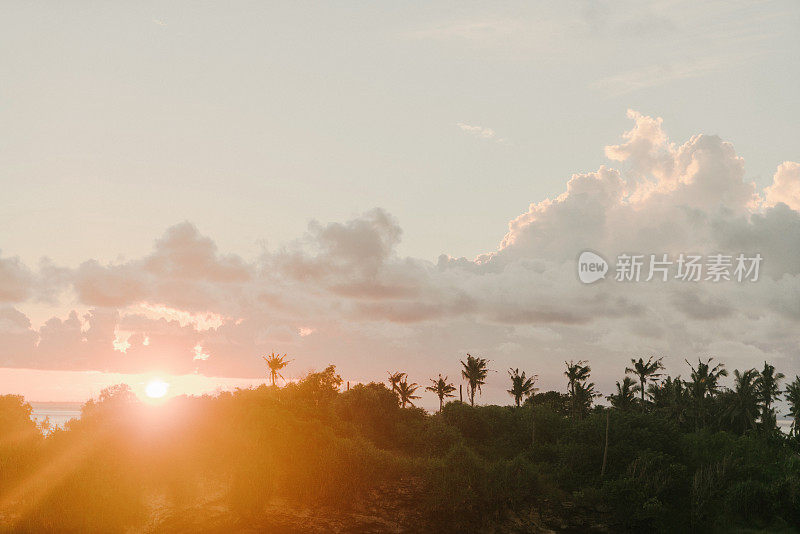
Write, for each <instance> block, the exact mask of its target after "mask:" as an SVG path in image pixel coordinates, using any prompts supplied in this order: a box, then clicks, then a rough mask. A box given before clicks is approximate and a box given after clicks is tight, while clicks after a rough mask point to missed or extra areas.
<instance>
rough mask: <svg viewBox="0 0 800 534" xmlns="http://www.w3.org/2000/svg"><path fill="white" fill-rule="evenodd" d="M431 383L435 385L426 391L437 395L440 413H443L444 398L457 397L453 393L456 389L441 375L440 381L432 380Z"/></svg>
mask: <svg viewBox="0 0 800 534" xmlns="http://www.w3.org/2000/svg"><path fill="white" fill-rule="evenodd" d="M431 382H433V385H432V386H428V387H426V388H425V389H426V390H427V391H432V392H433V393H436V396H437V397H439V411H440V412H441V411H442V408H443V407H444V398H445V397H455V395H454V394H453V392H454V391H455V390H456V387H455V386H454V385H453V384H451V383H449V382H448V381H447V377H444V378H442V375H439V379H438V380H434V379H433V378H431Z"/></svg>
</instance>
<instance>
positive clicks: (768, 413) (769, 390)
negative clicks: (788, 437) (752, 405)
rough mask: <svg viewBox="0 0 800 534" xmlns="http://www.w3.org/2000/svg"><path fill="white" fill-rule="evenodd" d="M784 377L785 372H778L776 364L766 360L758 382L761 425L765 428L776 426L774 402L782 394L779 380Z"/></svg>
mask: <svg viewBox="0 0 800 534" xmlns="http://www.w3.org/2000/svg"><path fill="white" fill-rule="evenodd" d="M784 378H785V375H784V374H783V373H776V372H775V367H774V366H772V365H770V364H768V363H767V362H764V369H763V370H762V371H761V373H760V374H759V376H758V380H757V383H756V386H757V391H758V402H759V404H760V405H761V426H762V428H764V430H774V429H775V428H776V425H775V410H773V409H772V403H773V401H775V399H777V398H778V395H780V394H781V390H780V388H779V387H778V382H780V381H781V380H783V379H784Z"/></svg>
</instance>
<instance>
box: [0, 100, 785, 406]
mask: <svg viewBox="0 0 800 534" xmlns="http://www.w3.org/2000/svg"><path fill="white" fill-rule="evenodd" d="M629 117H630V118H631V119H632V120H633V122H634V125H633V127H632V128H631V130H630V131H628V132H627V133H625V134H624V135H623V138H622V140H621V142H620V143H619V144H615V145H610V146H608V147H606V154H607V156H608V157H609V159H610V163H609V166H602V167H600V168H599V169H597V170H595V171H591V172H582V173H578V174H575V175H573V176H572V177H571V178H570V179H569V180H568V181H567V184H566V189H565V191H564V192H563V193H561V194H560V195H557V196H555V197H554V198H550V199H543V200H540V201H538V202H534V203H532V204H531V205H530V207H529V208H528V210H527V211H526V212H524V213H522V214H520V215H519V216H518V217H515V218H514V219H512V220H511V221H510V222H509V224H508V230H507V232H506V235H505V237H503V238H502V239H498V242H499V244H498V248H497V250H495V251H488V252H487V253H486V254H483V255H481V256H480V257H478V258H475V259H468V258H452V257H449V256H446V255H442V256H441V257H440V259H439V261H438V262H437V263H436V264H433V263H430V262H427V261H424V260H421V259H417V258H409V257H402V256H400V255H399V254H398V253H397V245H398V243H399V242H400V239H401V236H402V230H401V228H400V224H399V222H398V221H397V220H396V219H395V218H394V217H392V216H391V215H389V214H388V213H386V212H385V211H383V210H380V209H376V210H373V211H370V212H367V213H365V214H363V215H362V216H359V217H356V218H353V219H352V220H350V221H346V222H343V223H339V222H334V223H328V224H322V223H319V222H312V223H311V224H310V225H309V228H308V232H307V233H306V234H305V235H304V236H302V237H301V238H299V239H298V240H296V241H294V242H292V243H289V244H287V245H286V246H284V247H283V248H281V249H278V250H276V251H273V252H267V253H264V254H263V255H262V256H261V257H259V258H257V259H253V260H245V259H242V258H239V257H237V256H230V255H229V256H223V255H220V254H218V253H217V251H216V246H215V244H214V243H213V241H211V240H210V239H209V238H207V237H204V236H202V235H200V233H199V232H198V230H197V229H196V228H195V227H194V226H192V225H190V224H187V223H182V224H180V225H178V226H176V227H172V228H170V229H168V230H167V231H166V233H165V235H164V237H163V238H161V239H159V240H157V241H156V243H155V246H154V250H153V252H152V253H150V254H149V255H147V256H145V257H143V258H141V259H138V260H132V261H129V262H126V263H122V264H111V265H102V264H99V263H97V262H92V261H89V262H86V263H84V264H83V265H81V266H80V267H78V268H77V269H74V270H68V272H67V273H66V275H65V273H64V271H57V270H53V269H51V271H52V272H58V273H59V274H58V276H59V277H60V278H59V279H60V280H62V279H64V278H65V277H66V279H67V280H68V281H70V283H71V286H72V288H73V289H74V294H75V296H76V298H77V299H78V300H79V302H81V304H83V305H88V306H96V307H95V308H93V309H92V310H91V311H90V312H89V313H87V314H86V316H85V317H83V318H81V317H80V316H78V314H77V313H74V312H73V314H71V315H69V316H68V317H67V318H64V319H60V318H52V319H51V320H49V321H47V323H45V324H44V325H43V326H42V327H41V328H40V329H38V330H35V329H33V328H32V326H31V325H30V321H29V320H28V319H27V317H26V316H25V315H24V314H22V313H20V312H19V311H17V310H15V309H13V308H5V309H3V310H0V364H2V365H6V366H19V367H40V368H60V369H105V370H114V371H121V372H143V371H148V370H150V369H153V368H156V369H164V368H165V367H166V369H165V372H167V371H169V372H175V373H181V372H190V371H192V370H194V369H195V368H196V369H198V370H199V372H201V373H206V374H210V375H227V376H260V375H261V374H263V368H262V365H261V363H262V362H261V361H260V360H259V358H258V356H259V355H260V354H263V353H269V352H271V351H279V352H281V353H289V354H291V355H292V356H293V358H294V359H295V362H294V364H293V365H295V366H297V368H301V369H302V368H312V367H316V368H319V367H322V366H323V365H325V364H327V363H329V362H335V363H337V364H338V365H339V366H340V369H342V371H343V372H344V373H346V374H347V373H348V372H349V373H350V374H351V375H352V376H356V375H357V376H361V377H363V376H372V377H375V378H378V377H382V376H383V375H384V373H385V371H386V369H387V368H396V367H397V368H402V369H404V370H408V371H409V372H410V373H411V374H412V377H413V378H414V379H415V380H417V381H420V380H423V379H424V378H425V377H426V375H432V374H433V373H438V372H442V373H443V374H447V373H450V374H451V375H452V376H457V358H456V355H457V354H458V352H457V351H458V350H459V349H460V348H463V347H470V350H471V351H474V352H477V353H479V354H481V355H484V356H487V357H489V358H491V359H492V360H493V365H495V366H496V367H495V368H497V369H501V370H502V369H503V368H506V367H509V366H512V365H513V366H514V367H521V368H526V369H527V370H528V371H529V372H532V373H538V374H539V375H540V377H541V382H542V385H543V387H558V386H559V384H560V381H561V380H562V378H561V376H560V375H561V373H560V366H561V363H562V361H563V360H564V359H570V358H576V357H580V358H589V359H590V360H591V361H592V363H593V367H594V369H595V373H596V378H597V380H596V381H597V383H598V385H599V386H600V388H601V389H604V390H610V389H611V387H612V386H613V379H616V378H618V375H619V373H621V372H622V369H624V365H625V362H626V361H627V360H628V359H629V358H631V357H633V356H636V355H641V354H643V353H657V354H662V355H664V356H665V358H666V361H667V363H668V364H669V365H672V366H674V368H671V369H670V371H671V372H673V373H678V372H681V371H682V370H683V367H682V363H681V362H682V361H683V358H684V357H686V356H689V357H694V356H701V355H707V354H711V355H715V356H717V357H720V358H722V359H728V360H730V361H731V365H734V362H735V365H756V364H757V363H758V362H759V361H761V360H764V359H766V360H772V361H775V362H781V363H782V365H783V368H782V371H783V372H785V373H786V374H787V375H789V374H790V373H795V372H800V359H799V358H798V356H800V341H798V338H797V336H796V331H797V328H798V326H799V324H798V323H800V305H799V304H798V303H800V212H798V204H797V196H796V193H797V188H796V186H797V183H798V165H797V164H796V163H791V162H786V163H784V164H782V165H781V166H780V167H779V168H778V171H777V172H776V175H775V179H774V183H773V184H772V185H771V186H770V187H768V188H767V189H766V190H765V191H763V192H762V191H758V190H757V188H756V187H755V185H754V184H752V183H747V182H746V181H745V180H744V161H743V160H742V158H741V157H739V156H738V155H737V154H736V152H735V150H734V148H733V146H732V145H731V144H730V143H727V142H725V141H723V140H722V139H720V138H718V137H716V136H706V135H696V136H693V137H692V138H690V139H689V140H687V141H685V142H683V143H676V142H673V141H671V140H670V139H669V138H668V137H667V135H666V134H665V133H664V130H663V128H662V121H661V119H660V118H653V117H647V116H644V115H641V114H639V113H636V112H633V111H631V112H629ZM459 127H462V126H461V125H459ZM462 129H464V131H467V132H469V133H471V134H473V135H479V136H481V137H484V136H486V138H487V139H493V138H494V133H493V132H492V133H491V134H488V133H487V134H484V133H483V132H484V131H486V130H487V129H485V128H482V127H478V126H470V125H463V127H462ZM762 194H763V195H764V196H765V198H766V201H765V202H761V201H760V198H761V195H762ZM585 249H592V250H595V251H598V252H599V253H601V254H603V255H604V256H605V257H606V258H607V259H613V258H615V256H616V255H617V254H619V253H620V252H623V251H625V252H637V253H641V254H649V253H653V254H661V253H668V254H672V255H676V254H679V253H681V252H684V253H712V252H725V253H730V254H736V253H739V252H745V253H755V252H758V253H760V254H761V255H762V256H763V257H764V264H763V268H762V276H761V278H760V280H759V281H758V282H757V283H750V284H746V283H742V284H739V283H734V282H732V283H727V284H712V283H704V284H697V285H692V286H689V285H686V284H685V283H681V282H678V281H674V280H673V281H670V282H664V283H661V282H651V283H644V282H642V283H638V284H622V283H616V282H614V281H613V280H604V281H601V282H598V283H597V284H593V285H591V286H587V285H584V284H581V283H580V281H579V280H578V279H577V276H576V273H575V258H576V257H577V255H578V253H579V252H580V251H582V250H585ZM5 265H6V267H5V269H6V271H5V272H10V273H16V274H12V275H11V276H15V277H18V276H19V273H23V276H22V278H23V279H27V280H29V282H28V286H27V287H28V289H26V291H25V292H24V293H19V294H15V295H13V296H14V298H16V299H26V298H27V299H30V298H32V295H34V294H36V293H37V291H36V287H35V286H36V285H37V284H45V283H46V280H45V279H46V276H45V275H44V274H43V271H42V272H39V273H33V272H32V271H30V270H29V269H27V267H25V266H24V265H22V264H21V263H19V262H18V261H11V262H10V263H6V264H5ZM1 266H2V264H0V267H1ZM9 266H10V267H9ZM3 272H4V271H2V270H0V274H2V273H3ZM25 273H27V274H25ZM6 276H7V277H9V275H8V274H7V275H6ZM9 279H10V278H9ZM31 286H33V287H31ZM0 287H3V286H2V284H0ZM7 287H12V288H13V287H15V286H14V285H13V284H11V285H7ZM152 302H158V303H159V305H158V306H157V307H153V305H151V304H148V303H152ZM154 310H155V311H154ZM156 312H157V313H156ZM84 324H86V325H88V327H86V328H84V327H83V325H84ZM298 325H302V326H300V327H298ZM121 333H125V334H126V336H127V337H126V338H125V339H124V340H122V339H121V337H122V336H121V335H120V334H121ZM128 333H130V335H128ZM311 333H313V335H310V334H311ZM722 340H724V343H722ZM123 345H124V354H123V353H122V352H120V350H121V349H122V348H123ZM115 347H116V348H117V351H114V348H115ZM723 350H724V352H725V353H724V354H723V353H721V352H720V351H723ZM748 362H749V363H748ZM498 391H499V394H502V390H498ZM497 400H500V399H497Z"/></svg>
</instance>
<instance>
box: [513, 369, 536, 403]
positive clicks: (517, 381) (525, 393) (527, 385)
mask: <svg viewBox="0 0 800 534" xmlns="http://www.w3.org/2000/svg"><path fill="white" fill-rule="evenodd" d="M508 376H510V377H511V389H509V390H507V391H508V393H509V395H511V396H512V397H514V402H515V403H516V404H517V408H519V403H520V401H521V400H522V399H523V398H527V397H530V396H531V395H533V394H534V393H536V389H537V388H535V387H533V386H534V384H536V379H538V378H539V376H538V375H533V376H531V377H526V376H525V371H522V374H520V372H519V369H509V370H508Z"/></svg>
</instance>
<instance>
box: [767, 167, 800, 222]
mask: <svg viewBox="0 0 800 534" xmlns="http://www.w3.org/2000/svg"><path fill="white" fill-rule="evenodd" d="M764 193H765V196H766V202H767V204H768V205H771V206H774V205H775V204H778V203H779V202H783V203H784V204H786V205H787V206H789V207H790V208H792V209H793V210H795V211H800V163H796V162H794V161H785V162H783V163H781V164H780V165H778V170H777V172H776V173H775V177H774V179H773V182H772V185H770V186H769V187H767V188H766V189H765V190H764Z"/></svg>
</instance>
